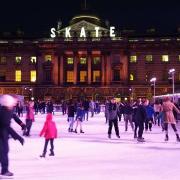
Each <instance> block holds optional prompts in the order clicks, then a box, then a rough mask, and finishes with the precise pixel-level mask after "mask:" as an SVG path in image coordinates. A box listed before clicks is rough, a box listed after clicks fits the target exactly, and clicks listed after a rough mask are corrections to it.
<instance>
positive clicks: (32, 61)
mask: <svg viewBox="0 0 180 180" xmlns="http://www.w3.org/2000/svg"><path fill="white" fill-rule="evenodd" d="M36 62H37V57H36V56H31V63H33V64H36Z"/></svg>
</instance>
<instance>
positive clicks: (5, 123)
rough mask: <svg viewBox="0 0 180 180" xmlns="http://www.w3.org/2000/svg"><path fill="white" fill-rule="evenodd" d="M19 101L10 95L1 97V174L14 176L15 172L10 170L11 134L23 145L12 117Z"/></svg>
mask: <svg viewBox="0 0 180 180" xmlns="http://www.w3.org/2000/svg"><path fill="white" fill-rule="evenodd" d="M16 103H17V101H16V99H15V98H13V97H12V96H10V95H3V96H2V97H1V98H0V104H1V106H0V163H1V175H2V176H13V175H14V174H13V173H12V172H10V171H9V158H8V152H9V143H8V140H9V135H10V136H11V137H12V138H13V139H15V140H19V142H20V143H21V144H22V145H23V144H24V139H23V138H22V137H21V136H19V135H18V134H17V133H16V131H14V129H13V128H11V126H10V123H11V118H13V108H14V106H15V105H16Z"/></svg>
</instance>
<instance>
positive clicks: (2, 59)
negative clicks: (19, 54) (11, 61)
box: [0, 56, 6, 64]
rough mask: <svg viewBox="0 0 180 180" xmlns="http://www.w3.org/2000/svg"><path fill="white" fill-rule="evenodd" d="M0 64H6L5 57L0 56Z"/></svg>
mask: <svg viewBox="0 0 180 180" xmlns="http://www.w3.org/2000/svg"><path fill="white" fill-rule="evenodd" d="M0 64H6V57H5V56H1V57H0Z"/></svg>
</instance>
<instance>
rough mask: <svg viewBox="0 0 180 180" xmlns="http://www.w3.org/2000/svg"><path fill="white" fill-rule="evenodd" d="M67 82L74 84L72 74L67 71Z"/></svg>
mask: <svg viewBox="0 0 180 180" xmlns="http://www.w3.org/2000/svg"><path fill="white" fill-rule="evenodd" d="M67 82H74V72H73V71H67Z"/></svg>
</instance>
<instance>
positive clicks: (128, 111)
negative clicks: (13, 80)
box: [123, 104, 133, 115]
mask: <svg viewBox="0 0 180 180" xmlns="http://www.w3.org/2000/svg"><path fill="white" fill-rule="evenodd" d="M123 113H124V114H129V115H131V114H133V108H132V106H131V105H130V104H126V105H125V106H124V111H123Z"/></svg>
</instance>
